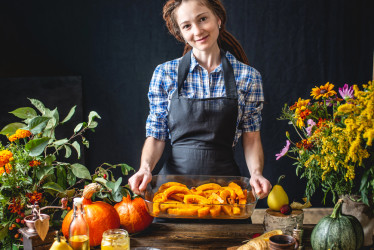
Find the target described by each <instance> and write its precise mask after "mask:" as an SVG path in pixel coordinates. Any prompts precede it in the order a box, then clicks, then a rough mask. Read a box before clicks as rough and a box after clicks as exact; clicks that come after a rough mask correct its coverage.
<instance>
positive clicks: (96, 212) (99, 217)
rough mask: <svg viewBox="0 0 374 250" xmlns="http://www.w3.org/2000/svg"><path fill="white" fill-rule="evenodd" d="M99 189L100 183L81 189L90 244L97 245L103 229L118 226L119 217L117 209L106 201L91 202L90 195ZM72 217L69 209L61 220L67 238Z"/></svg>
mask: <svg viewBox="0 0 374 250" xmlns="http://www.w3.org/2000/svg"><path fill="white" fill-rule="evenodd" d="M99 190H100V185H99V184H97V183H91V184H89V185H87V186H86V187H85V188H84V190H83V198H84V199H83V208H84V212H85V219H86V221H87V224H88V228H89V234H90V246H98V245H100V243H101V239H102V236H103V233H104V231H106V230H108V229H115V228H119V227H120V219H119V215H118V213H117V211H116V210H115V209H114V207H113V206H111V205H110V204H108V203H105V202H103V201H95V202H92V200H91V197H92V195H93V194H94V193H95V192H96V191H99ZM72 219H73V211H72V210H71V211H70V212H69V213H68V214H67V215H66V216H65V218H64V220H63V222H62V233H63V234H64V236H65V237H66V238H69V226H70V223H71V221H72Z"/></svg>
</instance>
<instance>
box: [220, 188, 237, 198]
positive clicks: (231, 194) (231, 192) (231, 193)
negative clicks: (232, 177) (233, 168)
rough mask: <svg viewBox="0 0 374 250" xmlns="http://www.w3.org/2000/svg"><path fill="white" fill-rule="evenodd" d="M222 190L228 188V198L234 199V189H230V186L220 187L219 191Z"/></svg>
mask: <svg viewBox="0 0 374 250" xmlns="http://www.w3.org/2000/svg"><path fill="white" fill-rule="evenodd" d="M222 190H228V191H229V192H230V198H231V199H233V200H235V199H236V196H237V195H236V193H235V190H234V189H232V188H231V187H222V188H221V191H222Z"/></svg>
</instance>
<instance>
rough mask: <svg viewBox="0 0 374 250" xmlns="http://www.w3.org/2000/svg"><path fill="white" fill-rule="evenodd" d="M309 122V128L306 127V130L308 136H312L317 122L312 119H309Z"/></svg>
mask: <svg viewBox="0 0 374 250" xmlns="http://www.w3.org/2000/svg"><path fill="white" fill-rule="evenodd" d="M307 123H308V125H309V126H308V127H307V128H305V130H306V132H307V134H308V136H310V135H311V134H312V129H313V127H314V126H315V125H316V123H315V122H314V121H313V120H312V119H309V120H308V121H307Z"/></svg>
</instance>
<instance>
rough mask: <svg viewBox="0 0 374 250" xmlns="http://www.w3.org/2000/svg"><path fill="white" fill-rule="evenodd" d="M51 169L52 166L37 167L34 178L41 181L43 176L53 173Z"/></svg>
mask: <svg viewBox="0 0 374 250" xmlns="http://www.w3.org/2000/svg"><path fill="white" fill-rule="evenodd" d="M53 168H54V167H53V166H47V167H38V168H37V170H36V177H37V178H38V180H41V179H43V178H44V177H45V176H47V175H50V174H52V173H53Z"/></svg>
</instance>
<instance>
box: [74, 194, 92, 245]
mask: <svg viewBox="0 0 374 250" xmlns="http://www.w3.org/2000/svg"><path fill="white" fill-rule="evenodd" d="M82 202H83V198H74V212H73V220H72V221H71V223H70V227H69V244H70V246H71V248H73V250H89V249H90V238H89V230H88V224H87V222H86V220H85V219H84V209H83V205H82Z"/></svg>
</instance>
